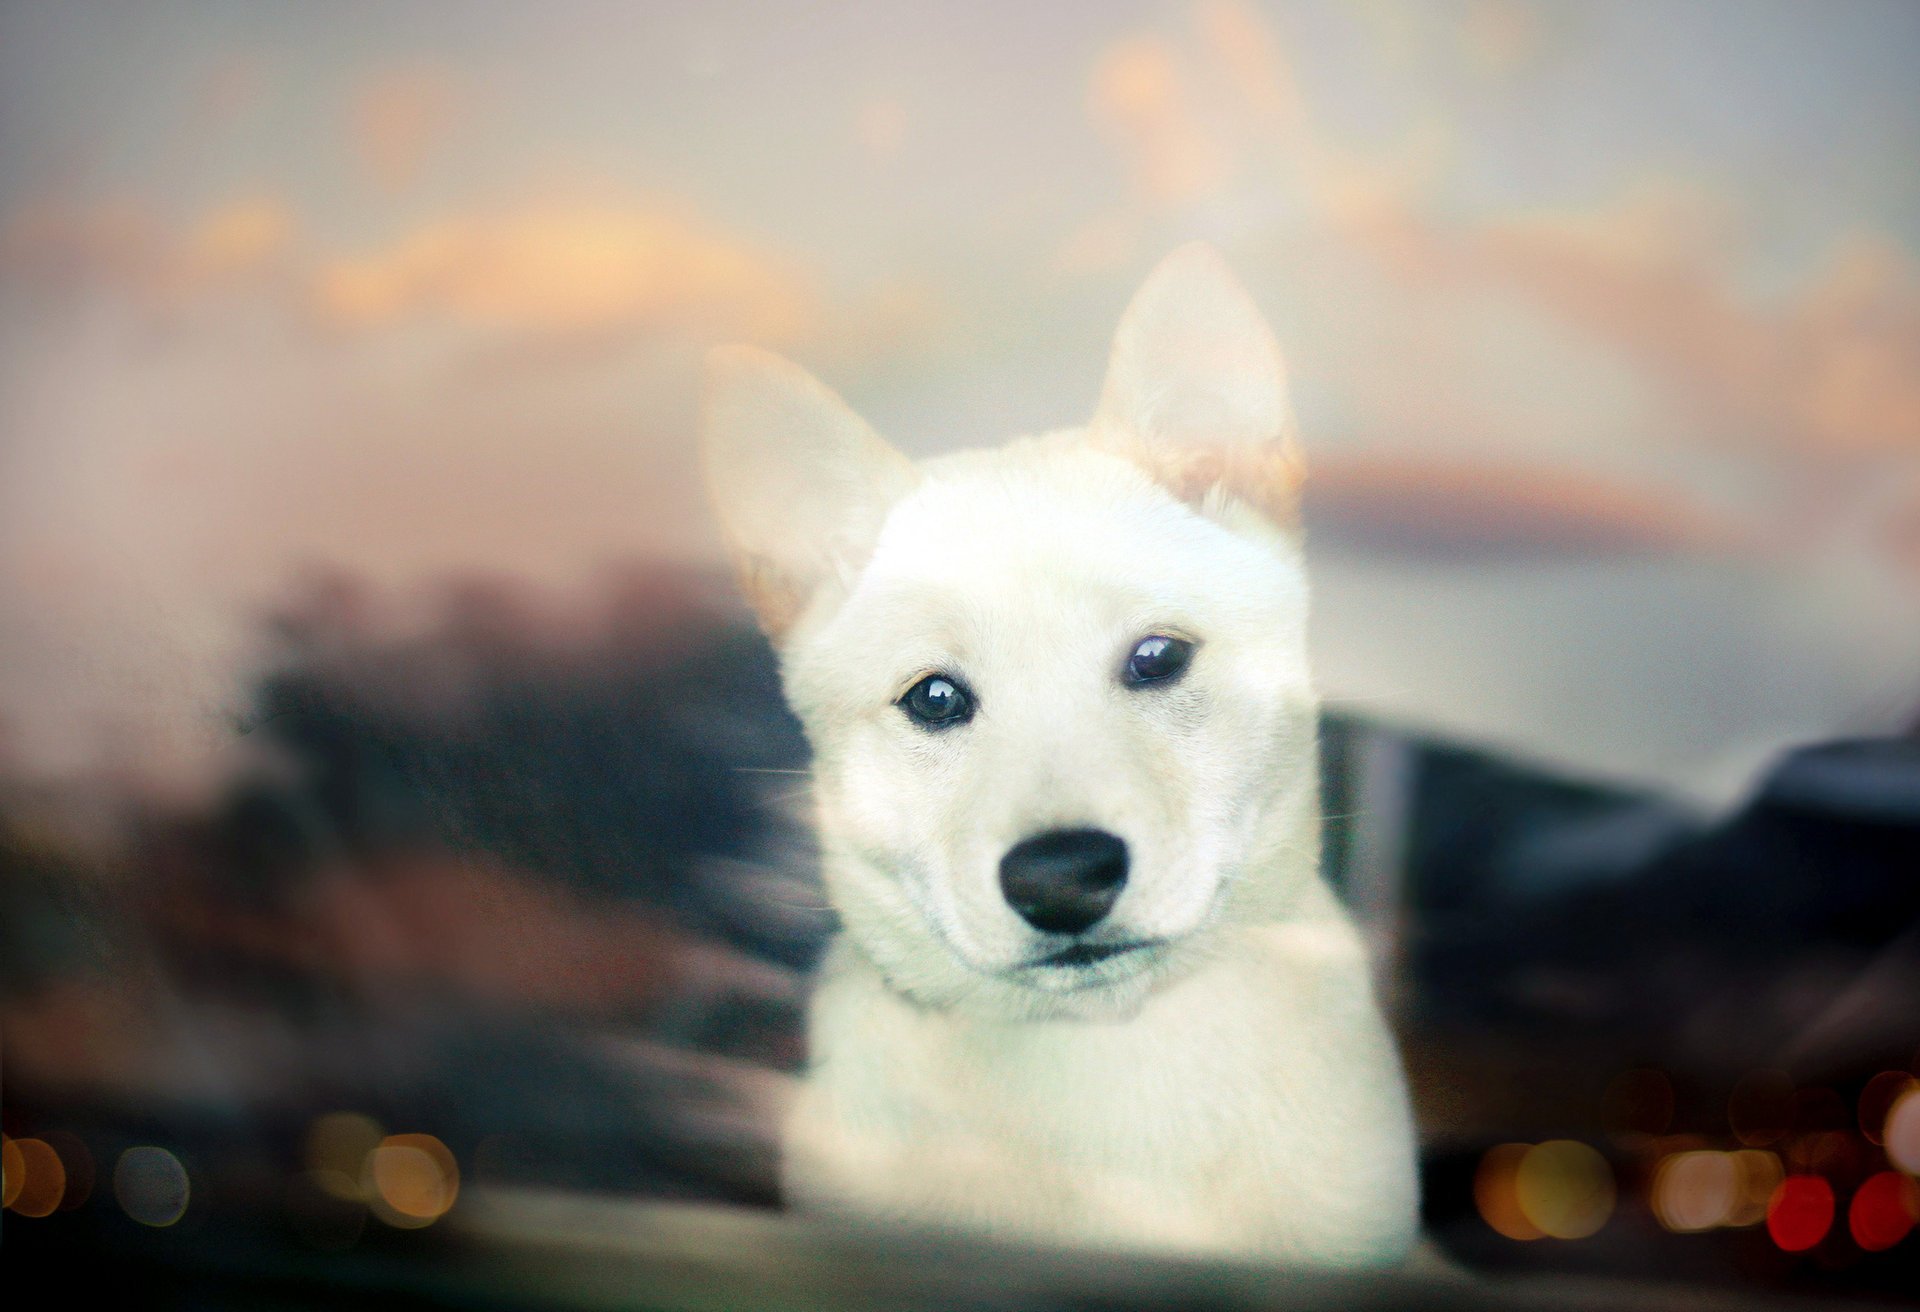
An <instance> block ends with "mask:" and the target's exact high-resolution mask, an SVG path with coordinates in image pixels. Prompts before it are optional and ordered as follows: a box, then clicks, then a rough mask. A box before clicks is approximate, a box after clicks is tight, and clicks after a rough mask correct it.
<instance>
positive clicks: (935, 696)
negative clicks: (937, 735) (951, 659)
mask: <svg viewBox="0 0 1920 1312" xmlns="http://www.w3.org/2000/svg"><path fill="white" fill-rule="evenodd" d="M900 705H901V706H902V707H903V708H904V709H905V710H906V712H907V714H908V715H910V716H912V717H913V718H914V719H916V720H918V721H919V722H920V723H921V724H924V725H927V726H929V727H930V728H937V729H944V728H946V727H947V726H949V725H955V724H963V723H965V722H966V721H968V720H970V719H972V718H973V697H972V696H971V695H970V694H969V693H968V692H967V690H966V689H965V688H963V687H961V686H960V685H959V684H958V683H956V682H954V681H953V680H952V679H949V678H948V677H947V676H946V675H944V674H929V675H928V676H927V677H926V678H924V679H922V680H920V682H918V683H916V684H914V685H913V687H911V688H909V689H907V695H906V696H905V697H902V698H901V699H900Z"/></svg>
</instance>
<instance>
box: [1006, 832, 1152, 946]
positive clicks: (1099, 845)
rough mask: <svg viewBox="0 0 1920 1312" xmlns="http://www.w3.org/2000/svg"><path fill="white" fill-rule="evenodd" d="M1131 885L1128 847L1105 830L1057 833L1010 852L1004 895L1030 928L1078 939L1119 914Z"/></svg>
mask: <svg viewBox="0 0 1920 1312" xmlns="http://www.w3.org/2000/svg"><path fill="white" fill-rule="evenodd" d="M1126 883H1127V845H1126V844H1125V843H1123V842H1121V841H1120V840H1119V839H1118V838H1115V837H1114V836H1113V835H1112V834H1109V833H1107V832H1105V831H1104V830H1099V829H1052V830H1049V831H1047V832H1046V833H1044V834H1035V835H1034V836H1033V837H1032V838H1028V839H1023V840H1022V841H1021V842H1018V843H1015V844H1014V845H1013V846H1012V847H1011V848H1008V849H1007V854H1006V855H1005V856H1003V857H1001V858H1000V891H1001V892H1002V893H1004V894H1005V895H1006V899H1007V905H1008V906H1010V907H1012V908H1013V909H1014V910H1015V911H1018V912H1019V913H1020V915H1021V916H1022V917H1023V918H1024V919H1025V920H1026V922H1027V923H1028V924H1029V925H1032V926H1033V927H1034V928H1035V929H1039V930H1044V931H1046V932H1047V933H1049V934H1078V933H1079V932H1080V931H1081V930H1083V929H1085V928H1087V927H1088V926H1089V925H1092V924H1094V923H1095V922H1096V921H1098V920H1099V919H1100V917H1102V916H1104V915H1106V914H1107V912H1109V911H1111V910H1112V909H1113V904H1114V902H1115V901H1117V900H1118V899H1119V897H1120V890H1121V889H1122V888H1124V887H1126Z"/></svg>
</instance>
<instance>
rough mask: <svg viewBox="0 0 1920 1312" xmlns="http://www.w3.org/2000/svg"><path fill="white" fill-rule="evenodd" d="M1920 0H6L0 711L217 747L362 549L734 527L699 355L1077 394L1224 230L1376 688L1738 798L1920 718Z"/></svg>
mask: <svg viewBox="0 0 1920 1312" xmlns="http://www.w3.org/2000/svg"><path fill="white" fill-rule="evenodd" d="M1917 57H1920V8H1916V7H1915V6H1912V5H1911V4H1907V3H1903V2H1901V0H1889V2H1888V3H1870V2H1868V0H1839V2H1836V3H1832V4H1827V5H1821V6H1817V7H1815V6H1808V5H1805V4H1799V3H1790V2H1783V3H1758V2H1753V3H1749V2H1741V3H1732V2H1731V0H1723V2H1715V3H1705V2H1702V0H1695V2H1692V3H1659V4H1655V3H1638V2H1634V0H1627V2H1621V3H1591V4H1552V5H1538V6H1536V5H1529V4H1523V3H1518V2H1517V0H1463V2H1461V3H1435V4H1422V5H1400V4H1386V3H1369V2H1364V0H1356V2H1355V3H1342V4H1335V3H1314V4H1306V3H1301V4H1259V3H1253V2H1252V0H1199V2H1198V3H1181V4H1158V3H1156V4H1148V3H1107V4H1100V5H1042V6H1036V5H1031V4H1012V3H981V4H972V5H964V6H960V5H933V4H910V3H894V2H888V3H854V4H842V5H833V6H814V5H775V4H759V3H756V4H742V3H727V2H721V3H709V4H702V5H697V6H696V5H664V4H653V5H649V4H631V3H622V4H597V3H558V4H554V3H549V4H541V5H530V4H520V5H507V4H499V3H463V4H452V3H426V2H423V3H415V4H409V5H390V4H382V5H370V4H354V3H342V4H332V5H326V6H291V5H288V6H263V5H257V4H214V3H182V4H178V5H172V6H168V7H166V8H164V9H161V8H156V7H153V6H145V5H137V4H124V5H119V4H97V3H75V4H63V5H58V6H54V5H31V4H12V5H7V6H4V7H0V744H4V746H0V752H4V754H5V756H6V758H7V759H8V760H9V761H10V762H11V763H12V765H13V766H14V768H16V769H21V770H25V771H28V772H30V773H31V772H40V773H55V774H57V773H60V772H72V771H78V770H88V769H95V768H99V767H101V766H102V765H103V764H113V765H114V766H115V767H116V768H119V769H123V770H131V771H132V772H134V773H136V774H145V775H152V776H156V777H160V778H187V777H192V776H195V775H196V774H203V773H205V772H206V771H208V770H211V769H216V768H217V763H218V762H219V761H220V760H221V759H222V757H221V753H222V749H223V745H224V744H226V743H228V742H229V741H230V740H231V738H232V736H233V723H234V715H235V713H236V711H237V709H238V708H239V706H240V705H241V703H242V701H243V699H244V694H245V687H246V674H247V672H248V671H249V670H250V669H252V668H254V667H255V666H256V665H257V663H258V661H259V659H260V657H261V649H260V638H259V633H260V618H261V615H262V613H263V611H264V610H265V609H266V608H268V607H270V606H271V605H273V604H274V602H275V599H276V598H279V597H281V596H284V595H285V594H286V593H287V591H288V590H289V589H290V588H292V587H294V586H296V584H297V581H298V580H299V579H301V578H302V577H305V576H307V575H309V574H310V573H311V572H312V571H315V570H320V569H342V570H346V571H350V572H352V573H355V574H358V575H360V576H362V577H364V578H366V579H367V580H369V581H370V582H371V583H372V584H374V585H376V586H378V587H380V588H382V589H386V590H388V592H390V594H391V595H392V596H393V597H395V598H398V599H401V600H400V603H399V604H400V609H402V610H403V611H405V610H406V609H407V608H408V607H410V606H411V607H413V608H415V609H416V610H418V609H419V608H423V607H426V606H428V605H429V604H430V599H431V597H432V596H433V595H434V589H435V588H436V587H438V586H441V585H442V583H443V582H444V580H445V579H447V578H448V577H450V576H452V575H455V574H460V573H471V572H499V573H504V574H509V575H512V576H515V577H519V578H523V579H526V580H528V581H529V582H530V583H532V584H537V585H539V586H542V587H545V588H549V589H556V590H559V591H561V592H563V593H564V592H569V591H571V592H572V593H577V594H579V595H582V596H586V595H590V594H591V591H592V588H593V586H594V581H595V580H596V579H599V578H603V577H604V572H605V570H606V569H607V568H608V567H609V566H610V565H614V564H617V563H618V562H621V561H623V560H627V559H631V558H635V557H645V558H661V559H667V560H671V561H674V562H678V563H684V564H692V565H695V566H705V565H710V564H712V563H714V562H715V561H716V560H717V547H716V539H715V537H714V533H713V529H712V527H711V525H710V523H709V521H708V519H707V515H706V511H705V508H704V504H703V502H702V498H701V495H700V491H699V488H698V486H697V481H696V479H695V477H694V459H693V442H694V432H693V426H692V422H693V404H694V394H695V387H696V379H697V372H698V362H699V359H700V356H701V354H702V352H703V351H704V349H705V348H706V347H707V346H708V345H711V344H712V343H715V342H718V341H725V340H749V341H754V342H758V343H760V344H762V345H766V346H769V347H771V348H773V349H776V350H780V351H783V352H785V353H787V354H790V355H792V356H793V357H794V358H795V359H797V360H799V361H801V362H802V363H803V364H805V365H807V366H808V367H809V368H811V369H813V370H814V371H815V372H817V373H819V374H820V375H821V376H822V377H823V378H825V379H826V380H827V381H828V382H829V383H831V384H832V385H833V386H835V387H836V388H838V389H839V390H840V391H842V392H843V393H844V394H845V395H846V396H847V397H848V398H849V400H850V401H851V402H852V403H853V404H854V405H855V407H856V408H858V409H859V410H861V411H862V412H863V413H864V414H866V415H867V416H868V418H869V419H871V420H872V421H873V422H874V423H875V425H876V427H878V428H879V429H880V431H881V432H883V433H884V434H886V435H887V436H888V437H889V438H890V439H892V440H894V441H895V442H896V443H898V444H899V445H900V446H901V447H903V448H904V449H906V450H908V451H909V452H910V453H916V454H927V453H932V452H936V451H942V450H947V449H951V448H953V447H957V446H964V445H975V444H982V443H989V442H997V441H1000V440H1003V439H1004V438H1006V437H1008V436H1011V435H1013V434H1015V433H1018V432H1023V431H1034V430H1039V429H1046V428H1052V427H1057V426H1062V425H1068V424H1074V423H1077V422H1080V421H1082V420H1083V419H1084V418H1085V417H1086V415H1087V413H1088V412H1089V411H1090V409H1091V406H1092V403H1093V399H1094V397H1095V396H1096V394H1097V392H1098V388H1099V381H1100V376H1101V371H1102V367H1103V362H1104V355H1105V350H1106V345H1107V341H1108V338H1109V335H1110V333H1111V331H1112V327H1113V323H1114V321H1115V319H1116V318H1117V316H1118V314H1119V311H1120V309H1121V308H1122V307H1123V306H1124V304H1125V302H1126V299H1127V296H1128V295H1129V293H1130V292H1131V290H1132V289H1133V288H1134V287H1135V286H1136V285H1137V284H1138V282H1139V281H1140V279H1141V278H1142V277H1143V276H1144V275H1145V273H1146V272H1147V270H1149V269H1150V268H1151V267H1152V265H1153V263H1154V262H1155V261H1156V260H1157V259H1158V258H1159V257H1160V256H1161V255H1163V254H1164V253H1165V252H1166V251H1168V250H1170V249H1172V248H1173V247H1174V246H1176V245H1178V244H1179V243H1181V242H1183V241H1186V240H1189V239H1192V238H1195V237H1199V238H1205V239H1208V240H1211V241H1214V242H1215V243H1217V244H1218V245H1219V246H1220V247H1221V248H1222V249H1223V251H1224V252H1225V253H1226V254H1227V256H1228V258H1229V260H1230V262H1231V263H1232V264H1233V265H1234V266H1235V268H1236V269H1237V270H1238V271H1239V272H1240V273H1241V275H1242V276H1243V278H1245V280H1246V281H1247V283H1248V285H1249V287H1250V289H1251V290H1252V291H1253V294H1254V296H1255V298H1256V300H1258V301H1259V302H1260V304H1261V306H1262V307H1263V309H1265V310H1266V312H1267V313H1268V315H1269V316H1270V317H1271V319H1272V320H1273V322H1274V325H1275V328H1276V331H1277V332H1278V334H1279V336H1280V339H1281V341H1282V344H1283V346H1284V348H1285V349H1286V352H1287V355H1288V364H1289V370H1290V377H1291V385H1292V387H1293V391H1294V401H1295V405H1296V408H1297V409H1298V411H1299V414H1300V418H1301V424H1302V430H1303V434H1304V438H1305V446H1306V450H1307V454H1308V457H1309V467H1310V475H1309V485H1308V493H1307V496H1308V527H1309V539H1308V540H1309V543H1310V555H1311V559H1312V564H1313V568H1314V571H1315V577H1316V587H1317V592H1316V607H1317V609H1316V618H1315V629H1314V635H1315V647H1316V659H1317V663H1318V669H1319V675H1320V679H1321V682H1322V684H1323V687H1324V688H1325V690H1326V692H1327V693H1328V695H1329V697H1331V698H1332V699H1334V700H1336V701H1338V702H1341V703H1343V704H1347V705H1351V706H1353V707H1356V708H1360V709H1365V710H1367V711H1369V712H1371V713H1375V714H1381V715H1385V716H1388V717H1391V718H1394V719H1398V720H1402V721H1406V722H1409V723H1413V724H1416V725H1420V726H1425V727H1430V728H1434V729H1437V730H1440V731H1443V732H1447V733H1451V734H1458V735H1462V736H1466V737H1469V738H1472V739H1475V740H1479V741H1484V742H1488V743H1491V744H1494V745H1498V746H1503V747H1507V748H1510V749H1512V750H1516V751H1519V752H1522V753H1525V754H1528V755H1531V756H1534V757H1538V758H1540V759H1542V760H1545V761H1548V762H1552V763H1556V764H1561V765H1565V766H1567V767H1570V768H1575V769H1579V770H1582V771H1588V772H1596V773H1600V774H1604V775H1608V776H1612V777H1618V778H1622V779H1628V780H1639V781H1646V782H1652V783H1657V784H1660V785H1662V786H1666V787H1670V788H1673V789H1676V790H1679V791H1682V792H1685V793H1689V794H1692V795H1695V796H1699V797H1701V798H1703V799H1708V800H1724V799H1725V798H1728V797H1731V796H1733V795H1735V794H1737V792H1738V790H1739V789H1740V788H1741V787H1743V786H1745V784H1746V782H1747V781H1748V780H1749V779H1750V778H1751V776H1752V774H1753V772H1754V771H1755V770H1757V769H1759V768H1761V767H1762V765H1763V764H1764V762H1765V761H1766V760H1767V759H1769V757H1770V756H1771V755H1772V754H1773V753H1775V752H1777V751H1778V750H1780V749H1781V747H1782V746H1784V745H1786V744H1789V743H1791V742H1794V741H1800V740H1804V739H1808V738H1815V737H1825V736H1832V735H1835V734H1842V733H1859V732H1875V731H1885V730H1887V729H1889V728H1891V727H1893V726H1895V725H1898V724H1900V723H1903V722H1906V721H1910V720H1912V719H1913V718H1914V716H1915V714H1916V708H1920V263H1917V257H1916V251H1920V168H1916V167H1915V162H1916V154H1917V153H1920V152H1917V150H1916V147H1920V81H1917V80H1916V79H1915V78H1914V77H1913V76H1912V69H1913V68H1914V67H1915V65H1916V58H1917Z"/></svg>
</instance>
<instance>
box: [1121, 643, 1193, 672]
mask: <svg viewBox="0 0 1920 1312" xmlns="http://www.w3.org/2000/svg"><path fill="white" fill-rule="evenodd" d="M1192 657H1193V644H1192V643H1190V642H1184V641H1182V640H1181V639H1179V638H1169V637H1167V636H1166V635H1165V634H1160V633H1156V634H1154V635H1153V636H1152V637H1151V638H1142V639H1141V640H1140V642H1139V644H1138V645H1137V646H1135V647H1134V649H1133V654H1132V655H1131V656H1129V657H1127V674H1126V679H1127V682H1128V683H1158V682H1160V681H1161V680H1163V679H1171V678H1173V677H1174V676H1175V675H1177V674H1179V673H1180V671H1182V670H1184V669H1186V668H1187V662H1188V661H1189V660H1191V659H1192Z"/></svg>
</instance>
